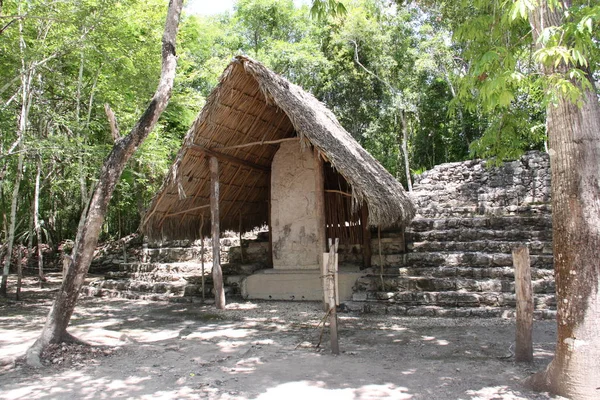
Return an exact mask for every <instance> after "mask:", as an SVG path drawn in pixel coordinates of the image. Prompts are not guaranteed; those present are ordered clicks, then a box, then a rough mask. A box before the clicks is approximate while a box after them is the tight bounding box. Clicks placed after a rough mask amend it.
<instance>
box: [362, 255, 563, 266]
mask: <svg viewBox="0 0 600 400" xmlns="http://www.w3.org/2000/svg"><path fill="white" fill-rule="evenodd" d="M530 260H531V266H532V267H536V268H546V269H552V268H553V257H552V255H550V254H532V255H531V256H530ZM381 261H383V266H384V267H386V268H387V269H388V270H389V269H390V267H398V268H400V267H412V268H415V267H479V268H486V267H508V266H512V265H513V264H512V254H506V253H484V252H443V251H439V252H428V253H405V254H387V255H383V256H382V257H381V259H380V257H379V255H373V257H372V258H371V263H372V265H373V266H376V267H377V266H380V262H381Z"/></svg>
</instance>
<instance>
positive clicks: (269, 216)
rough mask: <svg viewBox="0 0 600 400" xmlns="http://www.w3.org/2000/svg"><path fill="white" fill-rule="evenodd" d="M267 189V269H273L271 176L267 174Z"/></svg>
mask: <svg viewBox="0 0 600 400" xmlns="http://www.w3.org/2000/svg"><path fill="white" fill-rule="evenodd" d="M268 185H269V188H268V191H269V199H268V200H267V202H268V203H267V209H268V211H267V212H268V214H267V224H268V225H269V248H268V251H269V260H268V262H269V267H271V268H273V226H272V225H271V198H272V197H271V174H269V182H268Z"/></svg>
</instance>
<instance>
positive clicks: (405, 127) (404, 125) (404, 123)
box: [400, 110, 412, 192]
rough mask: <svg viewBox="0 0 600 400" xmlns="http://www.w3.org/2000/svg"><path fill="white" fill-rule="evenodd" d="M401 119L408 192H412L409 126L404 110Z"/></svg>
mask: <svg viewBox="0 0 600 400" xmlns="http://www.w3.org/2000/svg"><path fill="white" fill-rule="evenodd" d="M400 119H401V120H402V145H401V148H402V155H403V156H404V172H405V173H406V184H407V185H408V191H409V192H412V181H411V179H410V164H409V161H408V125H407V121H406V115H405V112H404V110H400Z"/></svg>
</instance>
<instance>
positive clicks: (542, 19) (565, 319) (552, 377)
mask: <svg viewBox="0 0 600 400" xmlns="http://www.w3.org/2000/svg"><path fill="white" fill-rule="evenodd" d="M530 19H531V23H532V27H533V31H534V39H537V36H539V34H540V32H541V31H542V29H544V28H546V27H548V26H552V25H559V24H560V23H562V14H559V10H558V9H557V8H554V10H553V11H551V9H550V8H549V6H548V5H547V4H546V2H542V4H541V5H539V6H538V7H537V8H536V10H535V11H534V12H533V13H532V15H531V18H530ZM558 68H561V66H559V67H558ZM562 68H563V69H565V66H562ZM544 72H545V73H546V74H549V73H553V72H558V71H557V69H554V68H552V69H551V70H548V69H546V70H545V71H544ZM588 78H589V79H590V81H592V78H591V74H590V75H589V76H588ZM592 87H594V84H593V82H592ZM582 93H583V95H582V100H583V104H582V105H581V106H578V105H576V104H573V103H572V102H570V101H569V100H568V99H567V98H565V97H562V98H560V99H559V101H558V104H557V105H550V106H548V109H547V129H548V137H549V144H550V150H549V153H550V161H551V171H552V223H553V226H552V234H553V242H554V272H555V279H556V303H557V324H558V338H557V345H556V354H555V356H554V359H553V360H552V362H551V363H550V364H549V365H548V367H547V368H546V370H545V371H542V372H539V373H538V374H536V375H534V376H532V377H531V378H530V379H528V382H527V383H528V384H529V385H530V386H531V387H533V388H534V389H536V390H543V391H550V392H552V393H555V394H559V395H561V396H565V397H568V398H572V399H598V398H600V335H599V334H598V333H599V332H600V293H599V279H600V183H599V182H600V163H599V160H600V106H599V103H598V97H597V95H596V92H595V91H594V90H593V89H592V90H587V89H585V90H584V89H582Z"/></svg>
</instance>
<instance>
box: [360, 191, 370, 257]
mask: <svg viewBox="0 0 600 400" xmlns="http://www.w3.org/2000/svg"><path fill="white" fill-rule="evenodd" d="M360 211H361V214H360V224H361V225H362V239H363V243H362V253H363V267H365V268H371V257H372V256H373V249H372V248H371V229H369V208H368V207H367V202H364V203H363V206H362V208H361V209H360Z"/></svg>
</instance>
